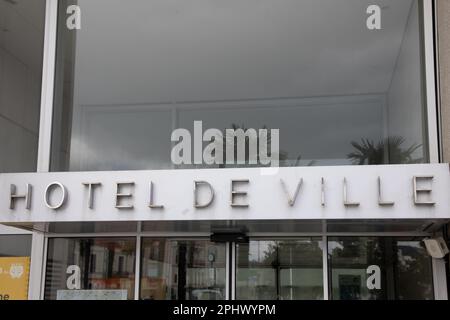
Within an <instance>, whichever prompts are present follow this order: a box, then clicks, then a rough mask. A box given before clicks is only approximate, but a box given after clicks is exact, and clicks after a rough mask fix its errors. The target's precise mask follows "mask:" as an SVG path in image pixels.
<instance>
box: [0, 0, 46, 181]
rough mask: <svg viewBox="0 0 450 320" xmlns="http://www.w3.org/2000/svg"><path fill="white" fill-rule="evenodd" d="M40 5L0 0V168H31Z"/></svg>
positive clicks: (39, 0) (39, 55)
mask: <svg viewBox="0 0 450 320" xmlns="http://www.w3.org/2000/svg"><path fill="white" fill-rule="evenodd" d="M45 4H46V1H45V0H32V1H30V0H28V1H0V150H1V152H0V172H33V171H36V164H37V153H38V137H39V117H40V116H39V112H40V106H41V99H40V98H41V79H42V60H43V51H44V50H43V48H44V25H45Z"/></svg>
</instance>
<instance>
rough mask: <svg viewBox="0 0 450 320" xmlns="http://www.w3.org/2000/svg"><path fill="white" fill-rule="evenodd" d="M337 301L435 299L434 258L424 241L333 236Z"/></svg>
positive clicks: (334, 295)
mask: <svg viewBox="0 0 450 320" xmlns="http://www.w3.org/2000/svg"><path fill="white" fill-rule="evenodd" d="M328 253H329V268H330V270H331V278H330V284H331V295H332V298H333V299H335V300H397V299H433V297H434V294H433V278H432V268H431V258H430V257H429V256H428V254H427V252H426V249H425V248H424V247H423V245H422V242H421V241H418V240H402V239H396V238H389V237H384V238H375V237H373V238H363V237H353V238H352V237H347V238H329V242H328Z"/></svg>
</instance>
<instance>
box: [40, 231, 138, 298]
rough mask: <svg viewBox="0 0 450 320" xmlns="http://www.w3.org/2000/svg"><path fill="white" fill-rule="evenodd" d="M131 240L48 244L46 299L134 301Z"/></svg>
mask: <svg viewBox="0 0 450 320" xmlns="http://www.w3.org/2000/svg"><path fill="white" fill-rule="evenodd" d="M135 259H136V240H135V239H134V238H123V239H121V238H92V239H90V238H79V239H75V238H74V239H71V238H57V239H49V241H48V256H47V270H46V278H45V280H46V282H45V299H50V300H55V299H58V300H126V299H128V300H133V299H134V272H135Z"/></svg>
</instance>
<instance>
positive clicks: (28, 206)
mask: <svg viewBox="0 0 450 320" xmlns="http://www.w3.org/2000/svg"><path fill="white" fill-rule="evenodd" d="M16 192H17V187H16V185H14V184H12V185H11V193H10V198H9V208H10V209H11V210H14V209H15V204H16V200H18V199H25V202H26V209H27V210H30V209H31V184H28V183H27V193H26V194H23V195H19V194H16Z"/></svg>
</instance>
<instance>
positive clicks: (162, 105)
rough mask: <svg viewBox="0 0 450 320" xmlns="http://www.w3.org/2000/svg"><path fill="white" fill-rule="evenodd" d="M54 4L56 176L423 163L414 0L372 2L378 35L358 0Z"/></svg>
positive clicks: (418, 16)
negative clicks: (71, 13) (74, 15)
mask: <svg viewBox="0 0 450 320" xmlns="http://www.w3.org/2000/svg"><path fill="white" fill-rule="evenodd" d="M59 4H60V8H59V11H60V13H59V28H58V45H57V70H56V81H55V83H56V87H55V97H54V122H53V141H52V163H51V167H52V170H54V171H93V170H94V171H95V170H128V169H131V170H146V169H177V168H205V167H208V168H226V167H236V166H237V167H249V166H266V165H267V163H266V162H263V161H262V154H265V155H269V154H270V156H271V157H272V156H273V159H275V158H276V159H277V161H279V163H277V164H279V165H280V166H282V167H286V166H323V165H350V164H355V165H361V164H369V165H376V164H405V163H427V162H429V150H428V141H427V135H428V133H427V126H426V116H425V110H426V103H425V100H426V99H425V93H424V92H425V90H424V88H425V86H424V81H425V80H424V79H425V77H424V70H423V69H424V68H423V67H424V64H423V61H424V59H423V53H422V49H423V44H422V38H423V35H422V31H423V30H422V12H421V6H420V4H421V1H419V0H373V1H371V2H370V4H371V5H379V6H380V7H381V8H382V11H381V15H382V20H381V21H382V28H381V29H380V30H371V29H369V28H368V27H367V25H366V20H367V14H366V9H367V5H368V4H367V1H361V0H302V1H288V0H281V1H276V2H274V1H272V0H264V1H256V0H244V1H237V2H227V3H226V4H224V3H222V2H220V1H207V2H205V1H202V0H190V1H188V2H186V1H184V0H183V1H182V0H175V1H169V2H168V1H165V0H150V1H147V0H130V1H128V4H127V6H126V8H125V7H124V5H123V2H122V1H111V0H97V1H90V0H66V1H59ZM71 4H74V5H78V6H79V7H80V9H81V12H82V19H81V24H82V28H81V29H80V30H69V29H68V28H67V27H66V19H67V17H68V15H67V13H66V8H67V6H68V5H71ZM105 8H107V14H105ZM199 123H200V125H198V124H199ZM196 124H197V126H196ZM178 129H185V131H183V138H181V137H180V136H178V135H175V137H174V138H173V137H172V134H173V133H174V132H175V131H177V130H178ZM208 129H217V130H218V131H219V133H218V135H214V137H213V136H209V135H207V134H206V132H207V130H208ZM239 129H242V131H245V132H246V133H248V135H246V136H245V138H244V142H243V143H244V146H243V150H245V152H244V154H245V158H244V159H243V161H241V162H239V161H238V160H237V159H236V161H234V160H235V158H236V153H235V152H234V151H235V150H236V148H235V144H236V143H237V142H236V139H235V138H236V137H235V135H228V133H227V130H232V132H233V131H234V132H235V133H236V131H238V130H239ZM250 130H254V131H250ZM261 130H268V132H270V135H269V136H268V137H266V139H265V140H264V139H263V138H262V137H263V136H261V135H256V136H254V135H252V134H253V133H255V134H256V133H257V132H261ZM274 130H279V136H275V135H274V136H272V133H273V132H274ZM211 132H212V131H210V132H209V133H211ZM216 133H217V132H216ZM187 137H189V138H190V139H191V140H190V141H185V138H186V139H188V138H187ZM255 137H256V138H255ZM252 139H253V140H255V139H256V140H259V141H257V142H261V141H263V142H265V144H263V146H261V145H260V146H259V147H258V148H259V149H258V152H259V153H258V154H257V155H254V154H252V151H255V150H256V147H255V149H254V150H253V149H252V148H251V140H252ZM249 140H250V141H249ZM181 142H183V143H186V147H185V148H184V149H183V152H180V154H181V156H182V157H183V161H181V162H177V161H174V159H173V151H174V150H178V149H174V148H175V146H176V145H178V144H181ZM210 143H211V144H212V145H213V146H214V147H216V149H215V151H216V152H211V154H212V155H213V157H214V159H213V161H209V162H208V161H206V159H198V158H195V156H194V154H198V152H199V150H200V158H201V156H202V154H201V153H202V151H203V149H205V150H206V149H207V146H208V145H209V144H210ZM272 147H273V148H272ZM219 150H221V151H222V153H220V152H219ZM261 152H262V153H261ZM228 155H229V156H230V158H229V159H230V161H228V160H227V161H225V158H226V159H228ZM216 156H217V157H216ZM241 160H242V159H241ZM271 164H274V163H273V162H271Z"/></svg>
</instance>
